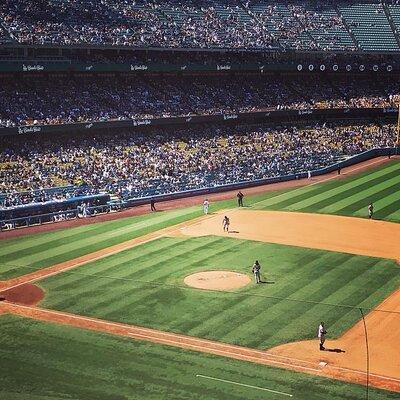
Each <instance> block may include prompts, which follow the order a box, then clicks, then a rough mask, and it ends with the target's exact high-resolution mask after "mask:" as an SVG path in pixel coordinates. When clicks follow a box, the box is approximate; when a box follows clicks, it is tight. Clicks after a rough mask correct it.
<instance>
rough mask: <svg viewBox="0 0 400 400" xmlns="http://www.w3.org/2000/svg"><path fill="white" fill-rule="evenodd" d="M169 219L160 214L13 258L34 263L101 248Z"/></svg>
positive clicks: (16, 260) (131, 236) (21, 261)
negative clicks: (70, 252)
mask: <svg viewBox="0 0 400 400" xmlns="http://www.w3.org/2000/svg"><path fill="white" fill-rule="evenodd" d="M172 218H174V217H172ZM170 219H171V217H167V218H166V216H162V217H158V218H155V219H152V220H151V224H149V222H150V221H147V220H145V221H140V222H136V223H133V224H132V225H129V226H123V227H120V228H117V229H113V230H107V231H105V232H102V233H101V234H98V235H94V236H89V237H82V236H79V237H77V238H75V240H71V241H69V242H68V243H65V241H63V242H62V243H61V244H60V245H58V246H56V247H54V248H52V249H49V248H48V246H47V247H46V246H44V248H42V247H41V248H40V249H39V250H38V251H34V254H27V255H22V256H21V257H17V258H15V262H17V263H18V262H20V263H24V262H26V261H27V259H28V260H31V262H33V263H35V262H38V261H42V260H44V259H46V258H48V257H50V256H51V255H53V254H63V253H67V252H69V251H75V250H78V249H82V248H85V247H89V246H93V245H95V244H100V247H101V248H102V247H104V246H101V244H102V243H103V244H105V243H109V245H111V244H114V243H115V242H117V243H119V242H120V239H119V238H120V236H125V235H129V238H134V237H135V236H136V235H134V233H137V232H141V231H142V230H144V229H145V228H148V227H149V226H151V225H153V226H159V225H160V224H162V223H164V222H167V221H168V220H170ZM127 240H128V238H127Z"/></svg>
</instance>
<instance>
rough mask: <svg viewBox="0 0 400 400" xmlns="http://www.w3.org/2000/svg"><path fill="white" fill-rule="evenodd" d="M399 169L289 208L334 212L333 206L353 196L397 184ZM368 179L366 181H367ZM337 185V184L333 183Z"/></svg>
mask: <svg viewBox="0 0 400 400" xmlns="http://www.w3.org/2000/svg"><path fill="white" fill-rule="evenodd" d="M399 171H400V163H399V168H396V169H395V170H394V171H390V172H388V171H387V170H384V171H381V172H382V173H383V172H385V173H384V174H381V175H380V176H376V177H375V178H372V177H371V176H367V177H363V178H360V179H356V180H354V181H352V182H351V183H349V184H344V185H339V186H336V187H335V188H334V189H332V190H327V191H325V192H323V193H321V194H320V195H319V196H313V197H311V198H308V199H305V200H303V201H301V202H296V203H294V204H292V205H291V207H289V209H291V210H300V209H301V210H302V211H313V210H318V211H320V212H323V211H322V210H324V209H326V210H327V211H328V210H329V211H334V210H335V208H334V207H335V205H336V203H338V202H341V201H343V202H345V203H346V202H350V201H351V199H352V197H353V196H354V195H358V196H364V192H365V191H368V190H371V189H372V190H373V188H374V187H375V186H380V185H383V186H385V185H386V182H389V184H390V182H397V181H398V178H399ZM367 178H368V179H367ZM335 183H336V184H337V182H335ZM331 208H332V209H333V210H331Z"/></svg>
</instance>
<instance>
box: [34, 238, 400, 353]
mask: <svg viewBox="0 0 400 400" xmlns="http://www.w3.org/2000/svg"><path fill="white" fill-rule="evenodd" d="M254 259H259V260H261V263H262V265H263V266H264V270H263V272H264V277H265V278H266V279H267V280H268V281H274V282H275V283H271V284H263V285H255V284H251V285H249V286H247V287H245V288H243V289H241V290H239V291H237V292H235V293H226V292H210V291H202V290H197V289H192V288H187V287H184V283H183V279H184V277H185V276H186V275H188V274H190V273H193V272H196V271H202V270H205V269H228V270H234V271H238V272H244V273H247V274H250V264H251V263H252V262H253V261H254ZM398 271H399V269H398V266H397V265H396V263H395V262H393V261H390V260H383V259H377V258H370V257H362V256H355V255H350V254H342V253H335V252H327V251H322V250H313V249H305V248H299V247H291V246H284V245H276V244H265V243H260V242H252V241H245V240H239V239H234V238H223V237H211V236H210V237H201V238H189V239H183V238H161V239H158V240H156V241H153V242H149V243H145V244H143V245H140V246H138V247H135V248H133V249H130V250H126V251H124V252H121V253H118V254H115V255H112V256H109V257H107V258H104V259H102V260H98V261H96V262H92V263H90V264H88V265H86V266H82V267H78V268H76V269H74V270H73V271H69V272H65V273H61V274H58V275H55V276H52V277H49V278H47V279H45V280H42V281H39V282H37V284H39V285H40V286H41V287H42V288H43V289H44V290H45V292H46V296H45V299H44V300H43V302H42V303H41V305H42V306H44V307H47V308H53V309H57V310H63V311H69V312H73V313H77V314H83V315H90V316H96V317H99V318H103V319H106V320H112V321H121V322H125V323H129V324H137V325H141V326H148V327H153V328H158V329H162V330H166V331H173V332H179V333H184V334H188V335H192V336H197V337H204V338H209V339H214V340H218V341H223V342H228V343H234V344H240V345H244V346H249V347H256V348H266V347H272V346H274V345H277V344H280V343H283V342H291V341H296V340H300V339H305V338H314V337H315V330H316V327H317V325H318V323H319V322H320V321H321V320H324V321H325V322H326V323H327V325H328V326H329V332H330V337H332V336H333V335H339V334H341V333H342V332H343V331H345V330H346V329H348V328H349V327H350V326H352V325H353V324H354V323H355V322H356V321H357V320H358V319H359V318H360V314H359V311H358V310H354V309H351V308H346V307H338V306H327V305H322V304H312V303H308V302H304V301H301V302H300V301H299V302H295V301H289V300H284V299H288V298H289V299H298V300H306V301H308V300H311V301H315V302H324V303H329V304H346V305H351V306H354V307H359V306H363V307H373V306H375V305H376V304H377V303H379V302H380V301H381V300H383V299H384V298H385V297H387V295H388V294H389V293H391V292H392V291H393V290H395V289H396V288H397V287H398V286H399V284H400V276H399V273H398ZM177 285H178V286H177ZM266 296H273V297H277V298H268V297H266Z"/></svg>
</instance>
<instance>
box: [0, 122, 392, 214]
mask: <svg viewBox="0 0 400 400" xmlns="http://www.w3.org/2000/svg"><path fill="white" fill-rule="evenodd" d="M394 140H395V129H394V127H391V126H389V125H384V126H382V127H381V126H376V125H354V126H339V125H331V126H327V125H323V126H318V125H315V126H310V127H298V128H296V127H293V126H291V127H288V126H282V127H279V128H271V127H267V126H263V125H254V126H237V127H221V126H201V127H198V128H192V129H178V130H174V131H172V130H171V131H154V132H150V133H149V132H148V133H142V134H139V133H135V134H129V133H121V134H118V135H97V136H90V137H89V136H85V135H72V134H68V135H65V136H60V137H57V140H54V137H51V136H48V137H45V136H41V137H40V138H35V137H25V138H21V137H17V138H15V140H13V141H12V142H10V141H8V140H6V139H4V138H3V139H1V140H0V150H1V152H0V193H3V197H1V196H0V198H2V206H3V207H9V206H11V205H18V204H26V203H29V202H31V201H47V200H53V199H56V200H57V199H59V200H60V199H65V198H67V197H68V196H73V195H76V194H77V193H79V194H89V193H91V194H93V193H100V192H108V193H110V194H113V195H116V196H119V197H120V198H132V197H143V196H151V195H155V194H163V193H171V192H176V191H181V190H188V189H195V188H202V187H213V186H217V185H222V184H227V183H233V182H240V181H251V180H256V179H262V178H267V177H274V176H279V175H286V174H293V173H294V174H296V173H299V172H305V171H308V170H313V169H317V168H321V167H324V166H327V165H330V164H332V163H333V162H334V161H335V160H337V159H339V158H340V157H343V156H349V155H354V154H357V153H360V152H362V151H365V150H368V149H371V148H377V147H386V146H393V143H394ZM65 185H72V189H70V191H69V192H68V191H65V190H61V191H59V192H57V191H54V190H53V191H51V192H50V191H46V190H44V189H45V188H51V187H56V186H65ZM60 193H61V194H60ZM66 193H69V194H66Z"/></svg>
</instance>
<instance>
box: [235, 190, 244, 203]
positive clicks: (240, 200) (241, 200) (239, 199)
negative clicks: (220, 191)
mask: <svg viewBox="0 0 400 400" xmlns="http://www.w3.org/2000/svg"><path fill="white" fill-rule="evenodd" d="M236 197H237V199H238V206H239V207H243V197H244V194H243V193H242V192H241V191H240V190H239V192H238V194H237V195H236Z"/></svg>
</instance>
